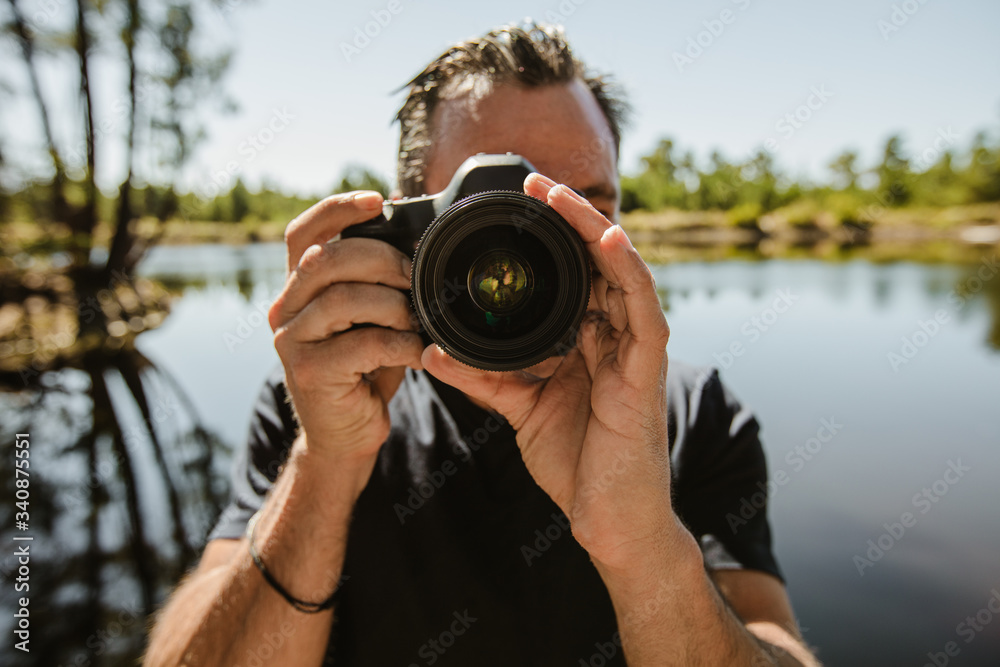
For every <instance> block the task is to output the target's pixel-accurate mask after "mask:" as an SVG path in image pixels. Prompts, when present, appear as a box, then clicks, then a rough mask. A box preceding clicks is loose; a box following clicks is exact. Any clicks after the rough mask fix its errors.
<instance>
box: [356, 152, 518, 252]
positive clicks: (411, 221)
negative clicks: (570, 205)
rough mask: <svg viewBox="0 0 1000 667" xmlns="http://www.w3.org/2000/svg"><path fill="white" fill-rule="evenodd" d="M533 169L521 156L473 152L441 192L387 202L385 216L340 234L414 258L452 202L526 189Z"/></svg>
mask: <svg viewBox="0 0 1000 667" xmlns="http://www.w3.org/2000/svg"><path fill="white" fill-rule="evenodd" d="M533 171H535V168H534V167H533V166H532V165H531V163H530V162H528V161H527V160H525V159H524V158H523V157H521V156H520V155H513V154H512V153H507V154H505V155H488V154H486V153H480V154H478V155H473V156H472V157H470V158H468V159H467V160H466V161H465V162H463V163H462V165H461V166H460V167H459V168H458V171H456V172H455V175H454V176H452V178H451V181H450V182H449V183H448V187H446V188H445V189H444V190H442V191H441V192H438V193H437V194H433V195H421V196H419V197H404V198H403V199H399V200H394V201H386V202H385V204H383V206H382V214H381V215H379V216H378V217H376V218H372V219H371V220H368V221H367V222H364V223H362V224H360V225H354V226H352V227H348V228H347V229H345V230H344V231H343V232H342V233H341V235H340V237H341V238H350V237H362V238H372V239H379V240H381V241H385V242H386V243H388V244H389V245H391V246H393V247H394V248H396V249H398V250H399V251H400V252H402V253H403V254H404V255H407V256H410V257H412V256H413V253H414V251H416V249H417V244H418V243H419V242H420V237H421V236H423V234H424V230H426V229H427V227H428V226H429V225H430V224H431V223H432V222H433V221H434V219H435V218H437V217H438V216H439V215H441V214H442V213H444V212H445V211H446V210H447V209H448V208H449V207H450V206H451V205H452V204H454V203H456V202H458V201H459V200H461V199H465V198H466V197H469V196H471V195H474V194H479V193H481V192H490V191H493V190H508V191H512V192H522V191H523V188H524V179H525V178H527V177H528V174H530V173H531V172H533Z"/></svg>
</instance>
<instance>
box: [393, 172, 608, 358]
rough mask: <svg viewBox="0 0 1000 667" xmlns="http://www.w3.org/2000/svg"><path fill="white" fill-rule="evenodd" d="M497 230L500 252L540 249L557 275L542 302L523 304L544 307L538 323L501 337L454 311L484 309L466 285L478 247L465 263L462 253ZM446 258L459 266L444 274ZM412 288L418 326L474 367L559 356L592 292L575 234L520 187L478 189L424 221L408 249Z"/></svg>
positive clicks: (549, 269)
mask: <svg viewBox="0 0 1000 667" xmlns="http://www.w3.org/2000/svg"><path fill="white" fill-rule="evenodd" d="M500 232H502V234H499V235H500V236H504V235H506V238H507V242H506V243H505V244H504V245H503V248H502V249H504V250H513V251H514V252H518V253H520V251H521V250H524V248H526V247H527V245H533V246H534V247H537V248H539V249H540V250H539V252H542V253H543V254H544V256H545V261H544V262H538V264H539V265H541V266H539V268H541V269H543V273H545V272H547V273H548V274H549V275H550V277H551V276H554V277H555V282H552V281H550V283H551V284H549V285H548V301H546V300H542V299H534V300H533V303H532V304H531V305H530V306H525V308H526V309H529V310H530V309H531V308H535V307H538V308H542V309H544V312H542V313H541V314H540V315H539V317H538V322H537V326H534V327H533V328H532V329H530V330H526V331H523V332H521V331H515V332H514V333H513V334H510V335H507V336H496V335H493V334H491V333H490V334H487V333H484V332H483V331H477V330H475V327H470V326H469V325H468V323H467V322H463V321H462V320H461V318H460V317H459V315H458V314H459V313H461V312H469V311H468V309H469V308H474V309H475V312H478V313H480V314H481V313H482V308H481V307H480V306H478V305H474V304H473V303H472V300H473V297H472V295H471V294H470V293H469V290H468V287H467V283H468V272H469V266H470V265H472V264H473V263H474V262H475V261H476V260H478V259H479V258H480V257H482V255H483V253H484V248H482V247H480V248H479V249H478V250H476V251H474V252H473V253H472V254H471V255H470V256H469V257H468V260H467V261H468V263H467V264H462V262H463V261H466V260H465V259H464V258H463V256H462V253H463V252H465V251H466V250H468V248H472V247H477V244H479V246H482V244H483V243H486V242H487V241H486V240H484V239H489V238H491V237H493V236H496V235H497V234H498V233H500ZM526 244H527V245H526ZM456 251H457V252H456ZM456 258H458V259H456ZM450 260H455V261H454V262H451V263H452V264H455V265H458V264H462V266H463V270H462V271H461V272H457V271H455V270H454V267H452V270H451V272H450V273H449V269H448V266H449V263H450ZM534 279H535V286H536V288H538V289H544V286H542V287H539V285H538V280H539V279H540V276H539V274H538V273H537V272H535V273H534ZM411 293H412V297H413V305H414V310H415V311H416V313H417V316H418V318H419V320H420V322H421V324H422V326H423V328H424V331H425V332H426V333H427V335H428V337H429V338H430V339H431V340H433V341H434V342H435V343H437V344H438V345H440V346H441V347H442V348H443V349H444V350H445V351H446V352H448V353H449V354H450V355H451V356H453V357H454V358H456V359H458V360H459V361H462V362H463V363H466V364H468V365H470V366H473V367H476V368H482V369H486V370H497V371H506V370H517V369H521V368H526V367H528V366H531V365H532V364H535V363H538V362H540V361H543V360H544V359H547V358H548V357H551V356H553V355H556V354H565V353H566V352H567V351H568V349H569V348H570V347H571V346H572V345H573V344H574V343H575V340H576V332H577V330H578V328H579V325H580V321H581V320H582V318H583V315H584V313H585V311H586V307H587V301H588V298H589V295H590V262H589V259H588V256H587V252H586V249H585V248H584V246H583V242H582V241H581V240H580V237H579V236H578V235H577V233H576V232H575V231H574V230H573V228H572V227H570V225H569V223H567V222H566V221H565V220H564V219H563V218H562V216H560V215H559V214H558V213H557V212H556V211H555V210H554V209H552V208H551V207H550V206H548V205H547V204H545V203H544V202H541V201H539V200H537V199H534V198H533V197H529V196H527V195H525V194H523V193H519V192H503V191H501V192H486V193H480V194H477V195H472V196H471V197H467V198H465V199H463V200H461V201H459V202H457V203H456V204H453V205H452V206H451V207H450V208H448V209H447V210H446V211H444V212H443V213H442V214H441V215H440V216H438V218H437V219H436V220H435V221H434V222H433V223H431V224H430V225H429V226H428V227H427V229H426V230H425V232H424V234H423V236H422V238H421V240H420V243H419V244H418V246H417V250H416V253H415V255H414V260H413V271H412V274H411ZM533 293H535V292H533ZM521 314H522V313H520V312H519V313H517V315H521ZM511 319H516V318H511Z"/></svg>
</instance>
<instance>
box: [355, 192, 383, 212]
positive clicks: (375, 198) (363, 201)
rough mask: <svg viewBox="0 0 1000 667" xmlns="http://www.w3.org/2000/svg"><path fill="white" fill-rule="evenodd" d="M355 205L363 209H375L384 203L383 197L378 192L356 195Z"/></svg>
mask: <svg viewBox="0 0 1000 667" xmlns="http://www.w3.org/2000/svg"><path fill="white" fill-rule="evenodd" d="M354 203H355V204H357V205H358V206H361V207H363V208H375V207H376V206H378V205H379V204H381V203H382V195H380V194H379V193H377V192H362V193H361V194H358V195H354Z"/></svg>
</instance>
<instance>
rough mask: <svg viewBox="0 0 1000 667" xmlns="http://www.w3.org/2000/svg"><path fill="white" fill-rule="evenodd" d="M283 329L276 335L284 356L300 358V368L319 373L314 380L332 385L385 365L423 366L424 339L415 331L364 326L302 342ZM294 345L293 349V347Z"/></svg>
mask: <svg viewBox="0 0 1000 667" xmlns="http://www.w3.org/2000/svg"><path fill="white" fill-rule="evenodd" d="M285 331H286V330H284V329H282V330H281V331H280V332H279V333H278V334H276V335H275V337H274V345H275V347H276V348H278V353H279V355H281V357H282V359H285V358H286V356H288V357H289V358H292V357H294V358H295V359H297V364H296V366H297V368H298V369H300V371H298V372H299V373H300V374H301V372H307V373H309V374H316V375H318V376H322V377H317V379H315V381H314V382H313V384H316V385H323V384H326V385H332V384H337V383H341V382H344V381H345V380H347V381H349V382H350V383H351V384H356V383H358V382H361V381H362V380H363V379H364V376H365V375H366V374H368V373H373V372H375V371H377V370H379V369H381V368H394V367H397V366H407V367H409V368H413V369H420V368H422V365H421V362H420V355H421V354H422V353H423V351H424V343H423V341H422V340H421V338H420V336H419V335H418V334H416V333H413V332H411V331H395V330H393V329H386V328H384V327H364V328H361V329H352V330H350V331H345V332H344V333H342V334H341V335H339V336H335V337H333V338H327V339H326V340H323V341H319V342H315V343H302V342H300V341H294V340H292V339H290V338H289V339H286V338H285V335H286V334H285ZM292 347H294V348H295V349H294V350H292V349H290V348H292Z"/></svg>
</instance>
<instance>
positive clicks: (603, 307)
mask: <svg viewBox="0 0 1000 667" xmlns="http://www.w3.org/2000/svg"><path fill="white" fill-rule="evenodd" d="M591 290H592V291H593V295H594V303H595V305H596V307H597V310H600V311H601V312H605V313H606V312H608V279H607V278H605V277H604V276H602V275H601V274H599V273H597V272H596V271H595V272H594V277H593V282H592V287H591Z"/></svg>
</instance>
